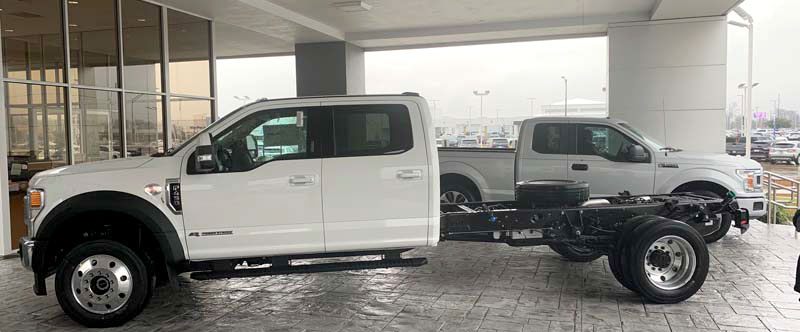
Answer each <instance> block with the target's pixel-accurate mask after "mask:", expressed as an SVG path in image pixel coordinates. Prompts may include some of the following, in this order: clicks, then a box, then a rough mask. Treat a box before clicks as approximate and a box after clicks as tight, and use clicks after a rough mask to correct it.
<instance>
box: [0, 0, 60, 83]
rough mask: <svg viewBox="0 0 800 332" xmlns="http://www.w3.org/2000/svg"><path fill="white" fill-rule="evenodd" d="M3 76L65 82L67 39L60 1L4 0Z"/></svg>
mask: <svg viewBox="0 0 800 332" xmlns="http://www.w3.org/2000/svg"><path fill="white" fill-rule="evenodd" d="M0 8H2V9H3V11H2V12H0V22H2V23H0V29H2V34H3V75H4V77H8V78H15V79H28V80H35V81H43V80H44V81H50V82H63V81H64V38H63V29H62V28H63V26H62V24H63V23H62V21H61V1H60V0H28V1H18V0H0Z"/></svg>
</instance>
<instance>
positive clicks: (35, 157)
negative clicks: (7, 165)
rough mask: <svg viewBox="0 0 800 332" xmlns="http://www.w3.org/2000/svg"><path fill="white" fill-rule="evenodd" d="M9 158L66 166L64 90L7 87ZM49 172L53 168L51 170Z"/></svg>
mask: <svg viewBox="0 0 800 332" xmlns="http://www.w3.org/2000/svg"><path fill="white" fill-rule="evenodd" d="M5 89H6V91H5V92H6V105H5V106H6V109H7V110H8V154H9V156H10V157H14V158H12V159H16V160H20V159H21V160H24V161H28V162H31V161H53V162H55V163H54V164H52V165H51V166H53V167H55V166H61V165H64V164H65V163H66V160H67V155H66V154H67V150H66V128H65V121H64V114H65V113H64V89H63V88H59V87H54V86H44V85H34V84H19V83H6V84H5ZM48 168H49V167H48Z"/></svg>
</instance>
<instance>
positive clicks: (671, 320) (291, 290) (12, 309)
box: [0, 222, 800, 332]
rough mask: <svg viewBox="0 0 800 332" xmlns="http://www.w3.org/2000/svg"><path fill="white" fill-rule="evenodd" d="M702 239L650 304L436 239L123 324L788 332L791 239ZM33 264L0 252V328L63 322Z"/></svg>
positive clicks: (60, 326)
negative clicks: (682, 281)
mask: <svg viewBox="0 0 800 332" xmlns="http://www.w3.org/2000/svg"><path fill="white" fill-rule="evenodd" d="M736 232H738V230H736V229H732V230H731V232H730V233H729V234H728V236H727V237H726V238H724V239H723V240H721V241H719V242H717V243H714V244H712V245H710V246H709V247H710V249H711V252H712V260H711V267H710V272H709V277H708V280H707V281H706V283H705V284H704V286H703V288H702V290H701V291H700V292H699V293H697V294H696V295H695V296H693V297H692V298H691V299H689V300H688V301H685V302H683V303H679V304H673V305H654V304H649V303H643V302H642V300H641V299H640V298H639V297H638V296H636V295H634V294H633V293H631V292H629V291H628V290H627V289H625V288H623V287H622V286H621V285H619V284H618V283H617V282H616V280H615V279H614V277H613V276H612V274H611V272H610V271H609V269H608V263H607V260H606V259H605V258H602V259H600V260H597V261H595V262H592V263H568V262H564V261H562V260H561V258H560V257H559V256H558V255H557V254H555V253H553V252H551V251H550V250H549V249H547V248H546V247H534V248H512V247H509V246H506V245H495V244H481V243H463V242H443V243H441V244H440V245H439V247H436V248H429V249H421V250H420V249H418V250H414V251H412V252H410V253H408V254H407V256H425V257H428V258H429V263H428V265H426V266H423V267H421V268H395V269H379V270H370V271H353V272H337V273H321V274H309V275H289V276H274V277H259V278H249V279H230V280H216V281H202V282H200V281H192V280H190V279H187V278H184V276H182V283H181V288H180V289H179V290H171V289H169V288H160V289H158V290H157V291H156V294H155V296H154V297H153V299H152V302H151V304H150V306H148V307H147V308H146V309H145V311H144V312H143V313H142V314H141V315H139V316H138V317H137V318H136V319H135V320H133V321H131V322H129V323H128V324H126V325H124V326H122V327H120V328H117V329H116V330H124V331H189V330H191V331H193V332H200V331H230V330H234V329H235V330H237V331H272V330H281V331H598V332H599V331H672V332H678V331H685V332H700V331H704V332H705V331H720V330H727V331H798V330H800V302H798V297H799V296H798V294H797V293H794V292H793V291H792V284H793V282H794V279H793V278H794V271H795V270H794V269H795V265H794V264H795V262H796V261H797V256H796V255H797V252H798V251H800V240H796V239H794V238H793V236H792V228H791V227H789V226H781V225H776V226H773V227H772V229H769V228H768V227H767V226H766V225H764V224H761V223H758V222H754V224H753V226H752V228H751V229H750V231H749V232H748V233H746V234H745V235H741V236H740V235H737V234H736ZM52 279H53V278H52V277H51V278H49V279H48V290H49V291H50V295H48V296H46V297H35V296H33V293H32V291H31V285H32V283H33V281H32V274H30V273H28V272H27V271H24V270H23V269H22V267H21V266H20V264H19V261H18V260H16V259H6V260H2V261H0V280H2V281H3V282H2V284H0V322H2V324H0V331H6V330H8V331H21V330H34V331H72V330H82V329H83V327H82V326H80V325H78V324H77V323H75V322H74V321H72V320H70V319H69V318H68V317H67V316H65V315H64V313H63V312H62V310H61V308H60V307H59V306H58V303H57V301H56V298H55V296H54V295H53V293H52V290H53V286H52V283H53V280H52Z"/></svg>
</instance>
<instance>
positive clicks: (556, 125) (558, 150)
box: [516, 122, 574, 181]
mask: <svg viewBox="0 0 800 332" xmlns="http://www.w3.org/2000/svg"><path fill="white" fill-rule="evenodd" d="M568 127H569V124H568V123H565V122H539V123H535V124H534V125H533V131H531V130H526V131H525V132H524V133H523V135H524V137H520V139H519V144H518V145H519V146H518V147H517V150H519V153H517V156H518V159H517V166H516V168H517V177H516V180H517V181H527V180H564V179H567V177H568V176H569V174H568V172H567V161H568V160H567V158H568V155H567V153H568V150H569V146H570V145H573V146H574V143H572V144H571V143H570V142H571V141H572V140H571V136H570V135H569V133H568V131H569V128H568Z"/></svg>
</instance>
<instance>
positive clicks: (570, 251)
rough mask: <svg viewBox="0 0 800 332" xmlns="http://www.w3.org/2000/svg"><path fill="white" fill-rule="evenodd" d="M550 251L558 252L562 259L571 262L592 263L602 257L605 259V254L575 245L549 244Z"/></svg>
mask: <svg viewBox="0 0 800 332" xmlns="http://www.w3.org/2000/svg"><path fill="white" fill-rule="evenodd" d="M549 246H550V249H552V250H553V251H555V252H557V253H558V254H559V255H561V257H564V259H566V260H568V261H570V262H581V263H585V262H591V261H594V260H596V259H598V258H600V257H603V253H602V252H599V251H596V250H593V249H591V248H587V247H582V246H576V245H573V244H567V243H551V244H549Z"/></svg>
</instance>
